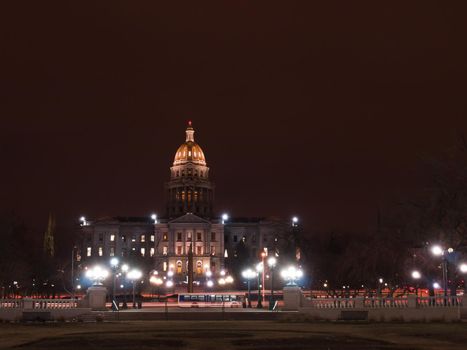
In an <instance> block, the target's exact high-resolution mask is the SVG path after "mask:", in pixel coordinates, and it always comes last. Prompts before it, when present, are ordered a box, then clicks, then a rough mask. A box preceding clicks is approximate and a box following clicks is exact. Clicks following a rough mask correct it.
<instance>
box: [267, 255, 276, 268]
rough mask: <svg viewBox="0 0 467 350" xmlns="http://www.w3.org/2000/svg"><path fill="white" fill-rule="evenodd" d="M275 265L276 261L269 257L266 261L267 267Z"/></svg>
mask: <svg viewBox="0 0 467 350" xmlns="http://www.w3.org/2000/svg"><path fill="white" fill-rule="evenodd" d="M276 263H277V259H276V258H275V257H273V256H271V257H270V258H269V259H268V265H269V267H274V266H276Z"/></svg>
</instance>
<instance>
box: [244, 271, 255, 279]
mask: <svg viewBox="0 0 467 350" xmlns="http://www.w3.org/2000/svg"><path fill="white" fill-rule="evenodd" d="M242 277H243V278H245V279H247V280H250V279H252V278H255V277H256V272H254V271H253V270H252V269H246V270H244V271H242Z"/></svg>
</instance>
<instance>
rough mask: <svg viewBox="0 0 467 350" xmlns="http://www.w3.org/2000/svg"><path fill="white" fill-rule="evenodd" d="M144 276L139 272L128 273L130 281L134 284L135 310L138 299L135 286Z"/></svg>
mask: <svg viewBox="0 0 467 350" xmlns="http://www.w3.org/2000/svg"><path fill="white" fill-rule="evenodd" d="M141 276H143V273H142V272H141V271H139V270H136V269H134V270H131V271H130V272H128V275H127V277H128V279H130V280H131V281H132V282H133V309H136V298H135V284H136V281H137V280H139V279H140V278H141Z"/></svg>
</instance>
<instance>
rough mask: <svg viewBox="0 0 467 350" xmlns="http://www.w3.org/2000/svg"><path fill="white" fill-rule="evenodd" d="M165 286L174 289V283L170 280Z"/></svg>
mask: <svg viewBox="0 0 467 350" xmlns="http://www.w3.org/2000/svg"><path fill="white" fill-rule="evenodd" d="M165 285H166V287H167V288H170V287H173V285H174V283H173V282H172V280H168V281H167V282H165Z"/></svg>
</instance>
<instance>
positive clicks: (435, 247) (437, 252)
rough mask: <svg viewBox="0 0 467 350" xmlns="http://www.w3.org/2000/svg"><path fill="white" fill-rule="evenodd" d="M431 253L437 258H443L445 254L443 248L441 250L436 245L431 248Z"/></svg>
mask: <svg viewBox="0 0 467 350" xmlns="http://www.w3.org/2000/svg"><path fill="white" fill-rule="evenodd" d="M431 252H432V253H433V255H436V256H441V255H443V253H444V251H443V248H441V247H440V246H439V245H434V246H433V247H431Z"/></svg>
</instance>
